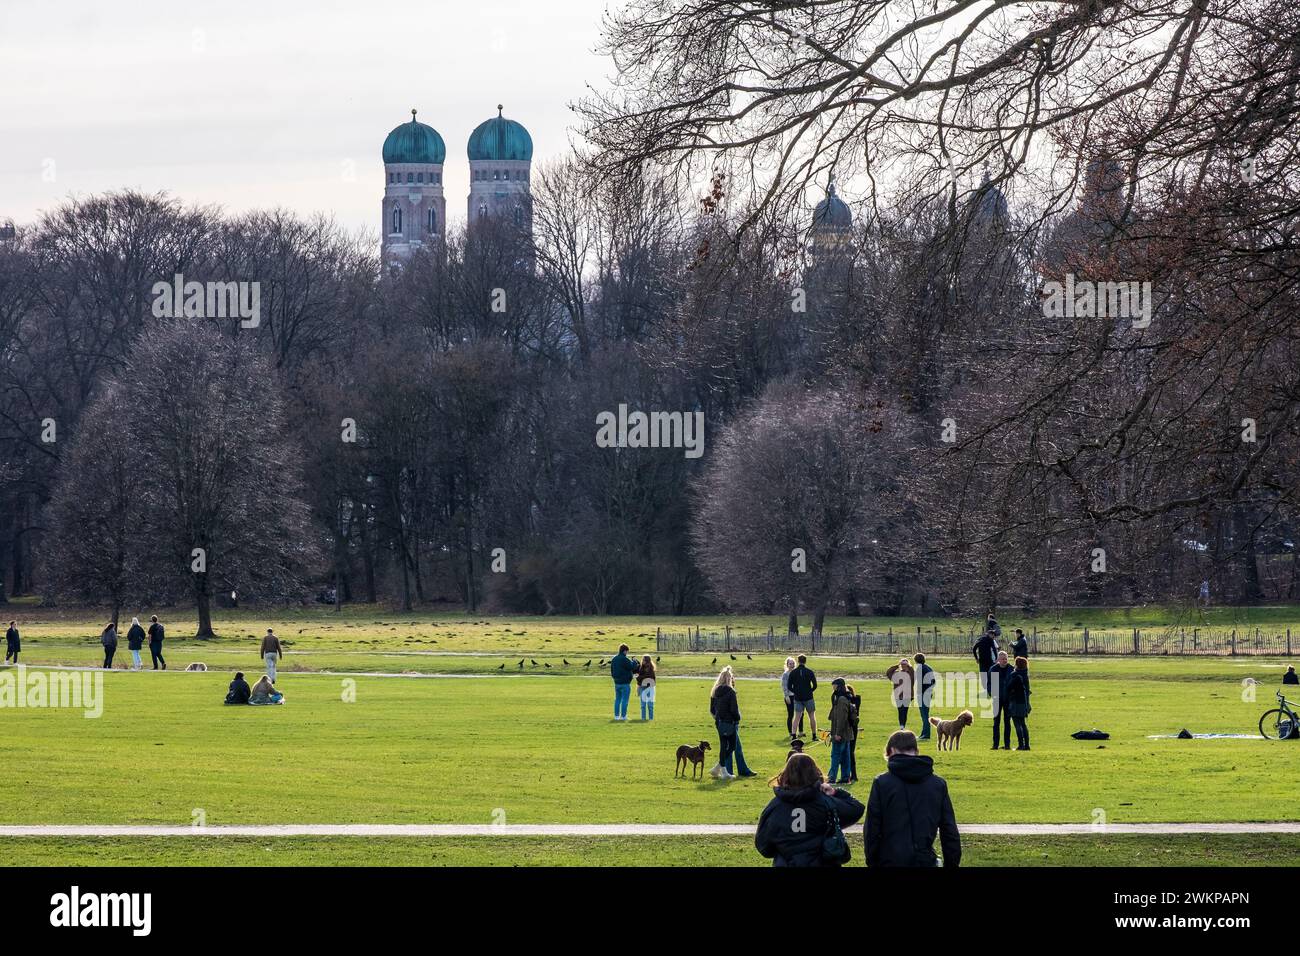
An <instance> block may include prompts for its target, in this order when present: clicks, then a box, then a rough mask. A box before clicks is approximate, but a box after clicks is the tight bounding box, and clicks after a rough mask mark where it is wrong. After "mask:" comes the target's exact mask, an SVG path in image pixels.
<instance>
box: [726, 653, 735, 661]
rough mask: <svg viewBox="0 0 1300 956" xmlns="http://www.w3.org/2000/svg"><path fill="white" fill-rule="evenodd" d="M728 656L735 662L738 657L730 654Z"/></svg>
mask: <svg viewBox="0 0 1300 956" xmlns="http://www.w3.org/2000/svg"><path fill="white" fill-rule="evenodd" d="M727 656H728V657H730V658H731V659H732V660H733V661H734V660H735V659H736V655H735V654H728V655H727Z"/></svg>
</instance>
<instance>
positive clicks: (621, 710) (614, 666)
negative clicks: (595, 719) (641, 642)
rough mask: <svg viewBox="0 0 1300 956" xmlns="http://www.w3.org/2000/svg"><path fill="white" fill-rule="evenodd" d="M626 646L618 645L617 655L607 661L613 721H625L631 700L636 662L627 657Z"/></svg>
mask: <svg viewBox="0 0 1300 956" xmlns="http://www.w3.org/2000/svg"><path fill="white" fill-rule="evenodd" d="M627 652H628V646H627V645H626V644H620V645H619V648H618V653H617V654H615V655H614V656H613V657H611V658H610V659H609V676H610V677H612V678H614V719H615V720H627V702H628V701H629V700H631V699H632V678H634V677H635V676H636V671H637V666H636V661H634V660H632V658H630V657H628V656H627Z"/></svg>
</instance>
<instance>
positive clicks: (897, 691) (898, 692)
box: [885, 657, 916, 730]
mask: <svg viewBox="0 0 1300 956" xmlns="http://www.w3.org/2000/svg"><path fill="white" fill-rule="evenodd" d="M885 677H886V678H888V679H889V681H890V684H891V685H892V688H891V690H890V697H891V698H892V699H893V701H894V706H895V707H897V708H898V729H899V730H906V729H907V709H908V708H909V707H911V706H912V695H913V693H914V692H915V687H916V672H915V671H913V670H912V665H911V664H909V663H908V661H907V658H906V657H904V658H902V659H901V660H900V661H899V662H898V663H897V664H894V665H893V666H891V667H890V668H889V669H888V670H887V671H885Z"/></svg>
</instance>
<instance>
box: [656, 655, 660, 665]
mask: <svg viewBox="0 0 1300 956" xmlns="http://www.w3.org/2000/svg"><path fill="white" fill-rule="evenodd" d="M655 663H656V664H658V663H659V655H658V654H656V655H655Z"/></svg>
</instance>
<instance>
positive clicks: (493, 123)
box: [468, 106, 533, 162]
mask: <svg viewBox="0 0 1300 956" xmlns="http://www.w3.org/2000/svg"><path fill="white" fill-rule="evenodd" d="M468 152H469V158H470V160H471V162H472V161H474V160H478V159H492V160H501V159H516V160H524V161H529V160H531V159H532V158H533V138H532V137H531V136H529V135H528V130H526V129H524V127H523V124H522V123H516V122H515V121H514V120H508V119H506V118H505V117H504V116H502V115H501V107H500V106H498V107H497V115H496V116H494V117H492V118H491V119H490V120H488V121H487V122H486V123H480V124H479V125H478V128H477V129H475V130H474V132H472V133H470V134H469V150H468Z"/></svg>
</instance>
